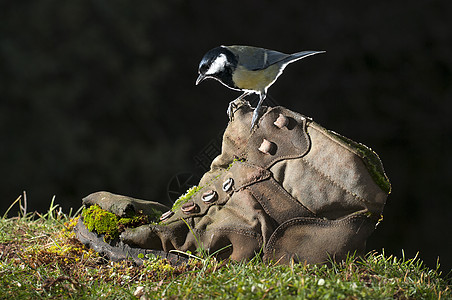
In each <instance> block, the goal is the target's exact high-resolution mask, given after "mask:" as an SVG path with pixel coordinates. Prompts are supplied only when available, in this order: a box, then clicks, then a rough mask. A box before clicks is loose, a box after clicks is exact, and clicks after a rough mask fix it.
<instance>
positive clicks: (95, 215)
mask: <svg viewBox="0 0 452 300" xmlns="http://www.w3.org/2000/svg"><path fill="white" fill-rule="evenodd" d="M82 217H83V224H85V226H86V228H88V230H89V231H95V232H97V233H98V234H103V235H104V240H105V241H107V242H108V241H110V240H114V239H116V238H118V237H119V234H120V233H121V232H123V231H124V230H125V229H126V228H135V227H138V226H141V225H145V224H151V223H153V222H152V219H153V216H147V215H142V214H138V215H135V216H132V217H127V218H120V217H118V216H117V215H115V214H113V213H111V212H108V211H106V210H103V209H102V208H100V207H99V206H98V205H91V206H90V207H88V208H85V209H83V211H82Z"/></svg>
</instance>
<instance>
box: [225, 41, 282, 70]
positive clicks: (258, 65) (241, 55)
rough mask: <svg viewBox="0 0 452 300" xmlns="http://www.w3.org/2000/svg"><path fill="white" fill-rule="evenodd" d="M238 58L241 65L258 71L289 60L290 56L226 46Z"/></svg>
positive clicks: (258, 49)
mask: <svg viewBox="0 0 452 300" xmlns="http://www.w3.org/2000/svg"><path fill="white" fill-rule="evenodd" d="M226 48H228V49H229V50H230V51H231V52H232V53H234V55H235V56H236V57H237V59H238V62H239V64H240V65H242V66H244V67H245V68H247V69H248V70H252V71H257V70H262V69H265V68H267V67H268V66H271V65H273V64H275V63H277V62H279V61H282V60H284V59H286V58H289V57H290V55H289V54H285V53H281V52H278V51H274V50H268V49H264V48H258V47H251V46H226Z"/></svg>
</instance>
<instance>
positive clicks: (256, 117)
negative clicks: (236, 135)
mask: <svg viewBox="0 0 452 300" xmlns="http://www.w3.org/2000/svg"><path fill="white" fill-rule="evenodd" d="M259 96H260V99H259V102H258V103H257V106H256V108H255V109H254V113H253V119H252V120H251V131H253V128H254V126H255V125H257V123H258V122H259V119H260V118H261V117H262V102H264V100H265V97H266V94H265V93H261V94H259Z"/></svg>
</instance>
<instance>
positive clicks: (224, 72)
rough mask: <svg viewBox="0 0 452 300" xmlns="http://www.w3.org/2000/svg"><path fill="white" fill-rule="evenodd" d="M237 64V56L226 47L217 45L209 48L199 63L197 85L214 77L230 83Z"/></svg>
mask: <svg viewBox="0 0 452 300" xmlns="http://www.w3.org/2000/svg"><path fill="white" fill-rule="evenodd" d="M236 66H237V58H236V57H235V55H234V54H233V53H232V52H231V51H230V50H228V49H227V48H226V47H224V46H221V47H216V48H213V49H212V50H209V51H208V52H207V53H206V54H205V55H204V57H203V58H202V60H201V62H200V63H199V68H198V73H199V76H198V78H197V79H196V85H198V84H199V83H201V82H202V81H203V80H204V79H206V78H213V79H216V80H218V81H220V82H221V83H223V84H226V85H228V83H229V82H230V81H231V79H232V72H233V70H234V69H235V67H236Z"/></svg>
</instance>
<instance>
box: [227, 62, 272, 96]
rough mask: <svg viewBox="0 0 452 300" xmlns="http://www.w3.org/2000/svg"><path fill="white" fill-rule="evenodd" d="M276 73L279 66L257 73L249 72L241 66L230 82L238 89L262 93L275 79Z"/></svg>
mask: <svg viewBox="0 0 452 300" xmlns="http://www.w3.org/2000/svg"><path fill="white" fill-rule="evenodd" d="M278 73H279V66H278V65H277V64H275V65H272V66H270V67H268V68H266V69H263V70H258V71H249V70H247V69H245V68H244V67H242V66H237V69H236V70H235V72H234V74H233V75H232V80H233V81H234V83H235V85H236V86H237V87H238V88H240V89H244V90H254V91H264V90H265V88H266V87H268V85H270V84H271V83H272V82H273V81H274V80H275V79H276V77H277V76H278Z"/></svg>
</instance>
